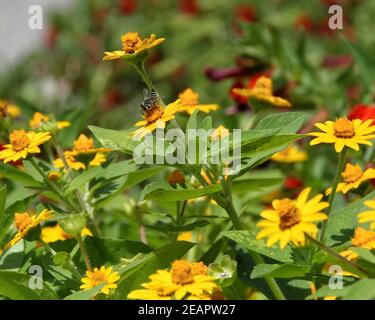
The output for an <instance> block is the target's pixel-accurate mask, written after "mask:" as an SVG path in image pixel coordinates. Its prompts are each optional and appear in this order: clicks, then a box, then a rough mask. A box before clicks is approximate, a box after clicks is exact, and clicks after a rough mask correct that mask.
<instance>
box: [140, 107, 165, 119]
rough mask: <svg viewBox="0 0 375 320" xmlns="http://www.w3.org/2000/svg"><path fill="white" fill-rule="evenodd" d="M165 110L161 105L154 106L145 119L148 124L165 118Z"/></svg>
mask: <svg viewBox="0 0 375 320" xmlns="http://www.w3.org/2000/svg"><path fill="white" fill-rule="evenodd" d="M163 114H164V108H163V107H162V106H159V105H154V106H153V107H152V108H151V109H150V110H148V111H146V113H145V115H144V119H145V120H146V121H147V122H148V123H154V122H155V121H158V120H159V119H161V118H162V117H163Z"/></svg>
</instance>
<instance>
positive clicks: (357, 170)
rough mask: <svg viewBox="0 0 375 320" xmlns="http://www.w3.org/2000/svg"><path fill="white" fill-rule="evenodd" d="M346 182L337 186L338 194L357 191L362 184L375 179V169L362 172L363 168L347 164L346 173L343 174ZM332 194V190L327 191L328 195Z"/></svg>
mask: <svg viewBox="0 0 375 320" xmlns="http://www.w3.org/2000/svg"><path fill="white" fill-rule="evenodd" d="M341 176H342V179H343V180H344V182H341V183H339V184H338V185H337V192H342V193H347V192H348V191H349V190H351V189H357V188H358V187H359V186H360V184H361V183H362V182H364V181H367V180H370V179H374V178H375V169H373V168H370V169H367V170H365V171H364V172H363V171H362V169H361V167H360V166H359V165H358V164H356V165H352V164H350V163H347V164H346V167H345V170H344V172H342V173H341ZM331 193H332V188H328V189H327V190H326V195H327V196H328V195H330V194H331Z"/></svg>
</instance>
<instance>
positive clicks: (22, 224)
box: [4, 210, 52, 249]
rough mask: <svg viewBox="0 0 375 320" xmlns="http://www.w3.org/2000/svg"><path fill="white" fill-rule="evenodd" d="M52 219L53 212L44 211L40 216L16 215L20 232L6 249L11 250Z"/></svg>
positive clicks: (16, 222) (15, 218)
mask: <svg viewBox="0 0 375 320" xmlns="http://www.w3.org/2000/svg"><path fill="white" fill-rule="evenodd" d="M51 217H52V211H51V210H43V211H42V212H40V213H39V214H34V215H33V214H30V213H28V212H24V213H15V215H14V225H15V227H16V229H17V230H18V232H17V233H16V235H15V236H14V237H13V239H12V240H10V241H9V243H8V244H7V245H6V246H5V248H4V249H9V248H10V247H12V246H14V245H15V244H16V243H17V242H18V241H20V240H21V239H24V238H25V237H26V236H27V235H28V234H29V233H30V232H31V231H32V230H33V229H36V228H37V227H39V225H40V223H41V222H43V221H46V220H48V219H50V218H51Z"/></svg>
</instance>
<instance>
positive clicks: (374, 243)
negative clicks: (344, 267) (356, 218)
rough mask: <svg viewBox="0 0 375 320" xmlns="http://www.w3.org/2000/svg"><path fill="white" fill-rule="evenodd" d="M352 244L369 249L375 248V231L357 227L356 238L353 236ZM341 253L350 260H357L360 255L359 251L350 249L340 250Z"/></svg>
mask: <svg viewBox="0 0 375 320" xmlns="http://www.w3.org/2000/svg"><path fill="white" fill-rule="evenodd" d="M352 246H353V247H357V248H364V249H369V250H372V249H375V232H373V231H368V230H366V229H364V228H361V227H358V228H356V229H355V232H354V238H352ZM340 255H342V256H343V257H345V258H347V259H348V260H356V259H357V258H358V257H359V256H358V254H357V253H355V252H354V251H353V250H350V249H349V250H345V251H343V252H340Z"/></svg>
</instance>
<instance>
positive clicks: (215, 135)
mask: <svg viewBox="0 0 375 320" xmlns="http://www.w3.org/2000/svg"><path fill="white" fill-rule="evenodd" d="M229 134H230V133H229V130H228V129H227V128H225V127H224V126H222V125H220V126H218V127H217V128H216V129H215V130H214V132H212V134H211V138H212V139H214V140H216V139H221V138H225V137H228V136H229Z"/></svg>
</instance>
